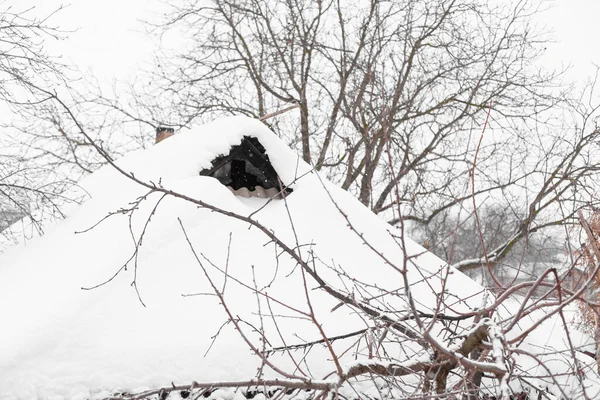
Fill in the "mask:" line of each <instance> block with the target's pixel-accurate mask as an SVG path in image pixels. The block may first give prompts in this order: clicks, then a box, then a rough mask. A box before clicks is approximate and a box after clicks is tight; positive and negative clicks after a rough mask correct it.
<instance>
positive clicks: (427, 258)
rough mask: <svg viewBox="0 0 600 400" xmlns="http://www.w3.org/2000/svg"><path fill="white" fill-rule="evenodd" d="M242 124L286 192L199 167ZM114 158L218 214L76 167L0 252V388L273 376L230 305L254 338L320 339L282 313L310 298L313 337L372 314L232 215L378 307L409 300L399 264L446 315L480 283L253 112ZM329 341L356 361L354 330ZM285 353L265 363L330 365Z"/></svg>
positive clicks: (468, 300) (100, 392)
mask: <svg viewBox="0 0 600 400" xmlns="http://www.w3.org/2000/svg"><path fill="white" fill-rule="evenodd" d="M244 136H249V137H255V138H257V139H258V140H259V141H260V143H261V144H262V145H263V146H264V148H265V149H266V153H267V154H268V157H269V159H270V161H271V163H272V165H273V168H274V169H275V170H276V172H277V174H278V176H279V178H280V179H281V181H282V184H283V185H285V186H287V187H290V188H292V189H293V193H292V194H290V195H289V196H287V197H286V198H285V199H284V201H270V200H269V199H261V198H242V197H239V196H235V195H234V194H232V193H231V191H230V190H228V189H227V188H226V187H225V186H223V185H222V184H221V183H220V182H219V181H218V180H217V179H214V178H211V177H207V176H200V175H199V172H200V171H202V170H204V169H207V168H210V167H211V165H212V164H211V162H212V161H213V160H214V159H215V158H216V157H218V156H222V155H226V154H228V153H229V151H230V149H231V147H232V146H235V145H238V144H240V142H241V140H242V138H243V137H244ZM117 165H118V166H119V167H120V168H121V169H122V170H123V171H125V172H127V173H131V174H132V175H133V176H135V178H137V179H139V180H142V181H145V182H153V184H155V185H157V186H160V187H161V188H166V189H169V190H172V191H175V192H177V193H180V194H182V195H184V196H188V197H189V198H193V199H200V200H201V201H202V202H203V203H204V204H210V205H212V206H215V207H219V208H220V209H222V210H224V211H225V213H219V212H214V211H212V210H210V209H207V208H205V207H201V206H199V205H198V204H196V203H193V202H189V201H186V200H185V199H182V198H177V197H173V196H164V194H163V193H160V192H152V191H151V190H149V189H148V188H146V187H142V186H140V185H139V184H137V183H135V182H133V181H132V180H131V179H129V178H127V177H125V176H124V175H123V174H122V173H120V172H119V171H117V170H116V169H115V168H113V167H112V166H106V167H104V168H102V169H101V170H99V171H98V172H96V173H94V174H93V175H91V176H90V177H88V178H87V179H86V180H85V181H84V182H83V183H82V186H83V187H84V189H85V190H86V191H87V192H88V193H89V196H90V198H89V200H87V201H86V202H85V203H84V204H82V205H81V206H78V207H75V208H73V209H71V210H70V211H69V212H68V216H67V218H66V219H65V220H64V221H60V222H59V223H56V224H55V225H54V226H53V227H52V228H51V229H49V230H47V233H46V235H45V236H44V237H42V238H37V239H34V240H32V241H29V242H27V243H26V244H22V245H20V246H17V247H15V248H13V249H11V250H9V251H7V252H6V253H5V254H4V255H2V256H1V257H0V304H1V305H2V306H1V310H2V315H1V317H0V319H1V321H2V328H1V329H0V398H1V399H5V398H6V399H9V398H11V399H12V398H20V399H32V398H44V399H45V398H53V399H54V398H79V399H84V398H103V397H107V396H108V395H110V394H112V393H115V392H123V391H128V392H136V391H142V390H144V389H148V388H155V387H161V386H165V385H167V386H168V385H170V384H171V382H173V383H174V384H189V383H191V382H193V381H204V382H218V381H224V380H226V381H235V380H244V379H249V378H252V377H256V376H257V373H258V374H259V375H260V376H261V377H265V378H274V377H278V376H279V375H278V373H277V372H275V371H273V369H272V368H270V367H269V366H265V365H263V364H262V362H261V359H260V358H259V357H257V356H256V355H255V354H253V352H252V351H251V349H250V348H249V346H248V344H247V343H246V341H245V339H244V338H243V337H242V336H241V335H240V333H239V332H237V331H236V329H235V326H234V325H233V324H232V323H227V321H228V314H227V313H228V312H229V313H231V315H232V316H234V319H236V320H237V321H240V322H239V324H240V326H239V328H240V329H241V330H242V331H243V333H244V335H245V336H246V338H247V339H248V340H251V341H253V343H262V345H263V346H264V348H265V349H269V348H278V347H282V346H291V345H296V344H302V343H305V342H311V341H318V340H319V339H321V338H322V332H320V331H319V329H317V325H316V324H315V323H314V321H311V320H310V319H307V318H306V317H305V316H303V314H301V313H298V312H296V311H297V310H300V311H306V310H307V307H308V304H309V302H310V305H311V306H312V308H313V309H314V312H315V317H316V320H317V321H318V324H319V325H320V326H321V327H322V330H323V332H324V333H325V334H326V335H327V337H335V336H339V335H345V334H348V333H349V332H355V331H357V330H360V329H364V328H367V327H369V326H371V324H372V322H373V321H372V320H370V319H365V318H364V315H361V313H359V312H357V311H356V309H354V308H351V307H349V306H347V305H343V306H341V305H340V302H339V301H338V300H336V299H335V298H333V297H332V296H330V295H328V294H327V293H325V292H324V291H323V290H320V288H319V287H318V285H317V284H316V282H315V281H314V280H313V279H312V278H311V277H310V276H308V275H306V274H304V273H303V271H302V269H301V268H299V267H298V265H297V262H296V260H294V259H292V258H291V257H290V256H289V255H288V254H286V253H285V252H282V251H281V249H280V248H279V247H278V246H276V245H275V244H274V243H273V240H272V238H270V237H269V236H268V235H266V234H265V231H262V230H261V229H258V228H257V227H256V226H253V225H252V224H250V223H248V222H247V221H244V218H250V219H252V220H253V221H257V223H259V224H260V225H261V226H263V227H265V228H266V230H267V231H268V232H271V233H272V234H274V235H275V236H276V237H277V238H278V239H279V240H281V241H282V242H283V243H285V244H286V245H287V246H288V247H289V248H291V249H294V250H295V252H296V253H297V254H299V255H300V256H301V257H302V258H303V259H304V260H305V261H307V262H308V263H309V264H310V265H311V266H312V268H313V269H314V270H315V271H316V272H317V273H318V274H319V276H321V277H322V279H323V280H324V281H326V282H327V283H328V284H329V285H330V286H332V287H334V288H336V289H338V290H339V291H341V292H343V293H346V294H348V295H349V296H353V297H354V298H356V299H357V301H364V302H365V303H368V304H371V305H372V306H373V307H374V308H376V309H380V310H384V311H383V312H387V311H385V310H395V311H396V313H397V314H396V315H391V316H390V317H393V318H399V317H401V316H402V315H403V312H405V310H406V309H407V304H406V298H405V297H404V295H403V293H404V292H403V287H404V283H403V279H402V274H401V270H402V269H403V268H404V267H406V268H407V270H408V279H409V282H410V285H411V289H412V293H413V296H414V300H415V304H416V306H417V308H418V309H419V310H421V311H423V312H425V313H427V312H431V311H432V307H433V306H434V305H435V304H436V300H438V299H439V297H440V296H442V297H444V298H445V299H446V300H445V301H444V304H446V305H448V306H450V307H451V308H449V309H441V310H438V311H439V312H442V313H445V314H447V315H455V314H456V313H460V312H465V311H468V310H471V309H473V308H474V307H478V306H480V305H481V304H482V289H481V287H480V286H478V285H477V284H475V283H474V282H473V281H471V280H470V279H469V278H467V277H466V276H465V275H463V274H462V273H460V272H458V271H455V270H452V269H450V268H449V267H447V266H446V264H445V263H444V262H443V261H441V260H440V259H438V258H437V257H435V256H434V255H433V254H431V253H429V252H427V251H425V249H423V248H422V247H420V246H419V245H417V244H416V243H414V242H412V241H411V240H410V239H408V238H401V237H400V234H399V232H398V231H397V229H396V228H393V227H391V226H390V225H388V224H387V223H385V222H384V221H382V220H380V219H379V218H378V217H377V216H375V215H374V214H372V213H371V212H370V210H368V209H367V208H365V207H364V206H363V205H362V204H361V203H359V202H358V201H357V200H356V199H354V198H353V197H352V196H351V195H350V194H348V193H347V192H345V191H343V190H342V189H340V188H338V187H336V186H334V185H332V184H330V183H329V182H327V181H326V180H325V179H324V178H323V177H321V176H319V175H318V174H317V173H316V172H314V171H313V170H312V168H311V167H310V166H309V165H307V164H306V163H304V162H303V161H302V160H301V159H300V158H299V157H298V156H297V155H296V154H295V153H294V152H293V151H291V150H290V149H289V148H288V147H287V146H286V145H285V144H284V143H283V142H282V141H280V140H279V139H278V138H277V136H276V135H275V134H273V133H272V132H271V131H270V130H269V129H268V128H267V127H266V126H265V125H263V124H262V123H261V122H259V121H257V120H253V119H249V118H245V117H232V118H225V119H220V120H217V121H214V122H212V123H210V124H207V125H204V126H202V127H201V128H199V129H198V130H196V131H191V132H186V133H182V134H179V135H175V136H173V137H171V138H169V139H168V140H165V141H163V142H161V143H159V144H157V145H156V146H154V147H152V148H150V149H147V150H144V151H139V152H136V153H132V154H129V155H128V156H126V157H125V158H123V159H121V160H120V161H118V163H117ZM227 213H235V214H236V215H239V216H241V217H242V218H232V217H230V216H227V215H226V214H227ZM107 216H109V217H107ZM141 235H143V240H141V242H140V236H141ZM186 235H187V238H186ZM403 243H404V248H403ZM136 245H139V247H138V250H139V251H137V252H136V251H135V249H136ZM405 252H406V253H405ZM405 255H408V256H409V257H408V258H406V257H405ZM125 267H126V268H125ZM209 278H210V280H209ZM107 281H108V282H107ZM105 282H106V283H105ZM211 282H212V283H211ZM102 283H105V284H102ZM133 283H134V284H133ZM98 285H99V286H98ZM213 285H214V287H213ZM94 287H95V288H94ZM90 288H93V289H90ZM214 288H216V289H217V290H218V292H219V293H222V295H223V299H224V304H223V302H222V301H221V299H220V298H219V297H218V296H217V295H216V293H215V289H214ZM85 289H90V290H85ZM136 289H137V291H136ZM138 295H139V296H138ZM307 297H308V300H307ZM142 303H143V304H142ZM260 332H264V333H265V335H266V339H265V340H262V339H261V337H260ZM437 332H438V333H440V332H441V331H440V330H438V331H437ZM440 334H441V333H440ZM352 340H354V339H352ZM267 341H268V342H267ZM342 342H343V341H341V340H340V341H336V342H334V343H333V345H335V346H337V347H336V348H335V350H336V351H338V352H339V354H340V360H341V362H343V363H346V364H348V363H351V362H353V361H354V360H355V359H357V358H359V359H360V358H361V357H365V351H366V350H365V349H366V346H367V344H365V343H364V342H360V341H359V342H357V343H354V342H352V343H353V344H354V345H353V347H352V350H349V351H347V352H345V353H344V354H343V355H342V349H344V348H345V347H344V346H346V347H349V346H348V344H347V343H345V344H344V343H342ZM405 351H408V350H407V349H405ZM293 352H296V353H294V354H296V357H297V360H301V361H299V363H300V365H299V366H297V365H294V362H295V361H294V360H296V358H295V357H294V355H293V354H289V352H288V353H285V354H279V353H277V352H275V353H274V354H273V355H272V356H271V357H270V359H271V360H272V362H273V363H274V364H275V365H277V366H278V367H280V368H281V369H283V370H286V371H295V372H296V373H299V372H298V370H299V369H301V370H303V371H305V372H306V371H309V372H310V375H311V376H312V377H314V378H324V377H326V376H327V375H328V374H330V373H331V372H332V371H335V365H334V363H333V361H332V360H331V356H329V353H328V352H327V349H326V348H325V347H324V346H311V347H304V348H302V349H299V350H294V351H293ZM411 355H412V354H409V352H407V354H405V355H404V356H402V355H401V354H400V353H398V354H395V355H394V357H395V358H396V359H402V358H406V359H408V358H410V357H411Z"/></svg>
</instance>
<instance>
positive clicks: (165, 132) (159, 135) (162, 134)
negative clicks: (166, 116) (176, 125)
mask: <svg viewBox="0 0 600 400" xmlns="http://www.w3.org/2000/svg"><path fill="white" fill-rule="evenodd" d="M174 134H175V129H173V128H166V127H164V126H159V127H158V128H156V141H155V142H154V144H156V143H158V142H161V141H163V140H165V139H166V138H168V137H169V136H173V135H174Z"/></svg>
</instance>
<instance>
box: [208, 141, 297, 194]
mask: <svg viewBox="0 0 600 400" xmlns="http://www.w3.org/2000/svg"><path fill="white" fill-rule="evenodd" d="M200 175H203V176H211V177H213V178H216V179H218V180H219V182H221V183H222V184H223V185H225V186H227V187H228V188H229V190H231V191H232V192H233V193H234V194H235V195H238V196H242V197H260V198H275V199H282V198H284V197H285V196H287V195H288V194H290V193H292V191H293V190H292V189H290V188H288V187H285V186H283V184H282V183H281V180H280V179H279V176H278V175H277V172H276V171H275V169H274V168H273V166H272V165H271V161H270V160H269V156H268V155H267V153H266V151H265V148H264V147H263V145H262V144H261V143H260V142H259V141H258V139H257V138H254V137H250V136H244V137H243V138H242V142H241V143H240V144H239V145H236V146H233V147H232V148H231V151H230V152H229V154H227V155H225V156H219V157H217V158H215V159H214V160H213V161H212V167H211V168H207V169H204V170H202V171H200Z"/></svg>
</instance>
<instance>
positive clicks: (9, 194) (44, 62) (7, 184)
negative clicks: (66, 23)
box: [0, 3, 72, 230]
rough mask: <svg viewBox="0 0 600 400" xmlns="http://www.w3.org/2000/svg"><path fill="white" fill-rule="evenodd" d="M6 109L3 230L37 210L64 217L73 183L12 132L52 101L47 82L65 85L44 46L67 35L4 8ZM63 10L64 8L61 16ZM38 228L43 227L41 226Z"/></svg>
mask: <svg viewBox="0 0 600 400" xmlns="http://www.w3.org/2000/svg"><path fill="white" fill-rule="evenodd" d="M0 6H2V7H3V9H2V10H0V108H1V109H2V110H3V111H2V114H3V117H4V118H3V120H2V121H0V123H1V124H2V125H1V126H2V128H3V129H2V130H3V133H2V137H0V230H2V229H4V228H6V226H7V225H9V224H10V223H12V222H14V221H15V220H16V219H19V218H20V217H23V216H25V215H29V216H31V217H32V219H33V220H34V222H35V221H36V220H37V219H38V217H39V216H37V217H34V216H33V214H32V210H33V209H37V210H42V209H44V208H45V209H46V210H49V211H53V212H58V208H56V207H55V205H56V204H55V201H56V200H57V197H56V196H57V195H58V194H60V193H61V192H63V191H64V190H65V187H66V185H67V184H69V183H72V181H70V180H69V179H66V178H65V177H64V176H62V175H61V174H60V173H59V172H58V171H56V170H55V169H54V167H55V166H53V165H47V164H46V163H45V162H44V161H43V160H42V158H43V155H42V154H41V153H40V152H37V151H35V150H34V148H32V147H23V146H22V142H23V141H22V137H19V136H18V133H17V132H16V131H15V130H13V129H12V128H11V126H12V125H13V124H14V123H15V121H16V120H17V119H18V118H19V117H20V113H22V112H25V110H27V108H28V107H31V106H33V105H39V104H41V103H44V102H45V101H47V100H48V96H47V95H45V94H43V93H41V92H39V91H38V90H37V85H40V83H41V82H46V83H50V82H55V83H60V82H62V78H63V72H62V71H63V70H64V66H63V65H62V64H61V63H60V62H59V61H58V60H57V59H53V58H51V57H50V56H48V55H47V54H46V52H45V51H44V41H45V40H48V39H58V38H60V37H61V36H62V33H61V32H60V31H59V29H58V28H57V27H54V26H52V25H51V24H50V22H49V20H50V18H51V17H52V16H53V14H54V13H51V14H50V15H47V16H45V17H43V18H40V17H37V16H35V15H34V12H33V11H34V10H33V9H23V8H18V7H12V6H10V5H6V4H5V3H2V4H0ZM58 11H60V8H59V9H57V10H56V11H55V12H58ZM37 227H38V228H40V227H39V225H37Z"/></svg>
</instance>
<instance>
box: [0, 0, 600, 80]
mask: <svg viewBox="0 0 600 400" xmlns="http://www.w3.org/2000/svg"><path fill="white" fill-rule="evenodd" d="M500 1H502V0H500ZM8 2H9V3H13V4H17V5H18V7H22V6H24V5H25V4H31V5H33V6H35V7H36V9H37V11H39V12H41V13H44V12H48V11H50V10H52V9H55V8H56V7H58V6H60V5H61V4H63V5H66V6H67V7H66V8H65V9H64V10H62V11H61V12H60V13H59V15H57V16H56V18H55V19H54V22H55V23H57V24H59V25H61V26H62V27H63V28H65V29H70V30H76V31H75V32H73V33H71V34H70V37H69V38H68V39H67V40H65V41H63V42H61V43H51V44H50V43H49V49H50V50H51V51H52V52H54V53H58V54H62V55H63V57H65V59H66V60H71V61H72V62H73V63H74V64H75V65H77V66H79V68H80V69H82V70H84V71H86V70H89V71H91V72H93V74H94V75H95V76H96V77H97V78H99V79H101V80H110V79H112V78H113V77H116V78H119V79H128V78H134V77H135V74H136V71H137V70H138V68H139V67H140V66H142V65H143V64H144V63H149V62H151V61H152V55H153V53H154V52H155V48H156V43H155V42H154V41H153V40H152V39H151V37H149V36H148V35H146V34H144V33H143V30H144V25H143V24H142V23H141V20H144V19H146V20H152V19H156V17H157V15H160V13H161V12H164V10H165V4H164V2H163V1H161V0H104V1H98V0H71V1H70V3H69V2H66V1H64V0H8ZM165 2H168V1H167V0H165ZM550 4H552V7H551V9H550V10H549V11H546V12H545V13H544V14H543V15H540V16H539V17H538V22H539V23H541V24H545V25H546V26H547V27H548V28H551V29H552V30H554V32H555V37H556V41H557V42H556V43H549V44H548V53H547V55H546V56H545V57H544V59H543V63H544V64H548V65H550V66H556V67H560V65H561V63H562V64H572V65H573V68H572V71H571V72H570V74H569V77H570V78H572V79H577V80H584V79H585V78H586V77H587V76H589V75H590V74H591V73H593V71H594V66H593V64H594V63H596V64H598V65H600V46H599V45H598V43H597V36H598V35H597V32H594V30H595V27H596V25H597V21H596V19H597V17H598V16H599V15H600V0H555V1H554V2H550Z"/></svg>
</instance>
